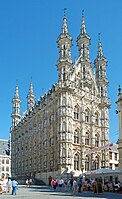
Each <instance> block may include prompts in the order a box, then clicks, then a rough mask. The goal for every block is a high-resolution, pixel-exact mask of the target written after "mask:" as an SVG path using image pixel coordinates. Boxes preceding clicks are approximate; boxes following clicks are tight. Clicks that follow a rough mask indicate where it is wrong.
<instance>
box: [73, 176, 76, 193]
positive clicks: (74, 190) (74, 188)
mask: <svg viewBox="0 0 122 199" xmlns="http://www.w3.org/2000/svg"><path fill="white" fill-rule="evenodd" d="M76 191H77V181H76V180H75V179H73V195H76Z"/></svg>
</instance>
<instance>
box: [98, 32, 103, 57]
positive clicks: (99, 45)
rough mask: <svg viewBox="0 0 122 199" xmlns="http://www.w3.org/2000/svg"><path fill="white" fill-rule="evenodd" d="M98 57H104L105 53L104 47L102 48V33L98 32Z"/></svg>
mask: <svg viewBox="0 0 122 199" xmlns="http://www.w3.org/2000/svg"><path fill="white" fill-rule="evenodd" d="M97 53H98V54H97V57H98V58H102V57H104V55H103V49H102V43H101V38H100V33H98V51H97Z"/></svg>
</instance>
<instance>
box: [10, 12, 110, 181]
mask: <svg viewBox="0 0 122 199" xmlns="http://www.w3.org/2000/svg"><path fill="white" fill-rule="evenodd" d="M57 43H58V48H59V59H58V63H57V68H58V74H59V75H58V81H57V82H56V83H55V84H54V85H53V86H52V88H51V89H50V90H49V91H47V92H46V93H45V95H44V96H41V97H40V100H38V102H37V103H34V99H35V96H34V94H33V87H32V83H31V84H30V91H29V94H28V95H27V99H28V106H27V107H28V109H27V111H26V114H25V116H24V117H22V116H21V115H20V99H19V94H18V85H17V86H16V91H15V96H14V98H13V101H12V102H13V111H12V127H11V130H10V132H11V143H12V152H11V155H12V176H15V177H17V178H21V179H22V178H23V179H25V178H27V177H29V176H31V177H34V178H38V179H43V180H44V181H45V182H46V181H47V179H48V176H49V175H51V176H53V177H59V176H60V175H67V174H68V173H69V171H72V172H73V173H74V175H76V176H78V175H79V174H80V173H81V172H82V171H83V172H84V171H88V170H91V169H98V168H102V167H109V151H108V149H105V150H102V151H101V152H96V153H94V154H92V155H85V153H84V152H85V151H86V150H90V149H93V148H95V147H96V148H97V147H99V146H104V145H105V144H107V143H109V108H110V100H109V98H108V95H107V86H108V80H107V78H106V66H107V60H106V58H105V57H104V54H103V50H102V44H101V41H100V37H99V41H98V53H97V58H96V59H95V62H94V69H93V66H92V65H91V60H90V57H89V45H90V36H89V35H88V34H87V31H86V26H85V20H84V16H82V27H81V32H80V34H79V36H78V38H77V45H78V51H79V55H78V59H77V60H75V61H74V63H73V62H72V59H71V50H70V48H71V46H72V37H71V35H70V34H69V33H68V25H67V19H66V16H65V14H64V18H63V25H62V32H61V34H60V35H59V37H58V40H57Z"/></svg>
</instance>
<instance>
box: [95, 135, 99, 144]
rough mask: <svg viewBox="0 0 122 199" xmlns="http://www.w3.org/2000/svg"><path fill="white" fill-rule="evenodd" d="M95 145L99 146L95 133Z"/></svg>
mask: <svg viewBox="0 0 122 199" xmlns="http://www.w3.org/2000/svg"><path fill="white" fill-rule="evenodd" d="M95 146H96V147H98V146H99V136H98V135H97V134H96V135H95Z"/></svg>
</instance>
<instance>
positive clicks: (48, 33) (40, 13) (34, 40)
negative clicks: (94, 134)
mask: <svg viewBox="0 0 122 199" xmlns="http://www.w3.org/2000/svg"><path fill="white" fill-rule="evenodd" d="M64 8H67V21H68V28H69V33H70V34H71V35H72V37H73V46H72V59H73V60H74V56H76V57H77V56H78V48H77V46H76V39H77V36H78V35H79V33H80V28H81V16H82V10H84V15H85V21H86V28H87V32H88V34H89V35H90V37H91V46H90V58H91V61H92V63H93V62H94V59H95V58H96V55H97V43H98V33H101V41H102V46H103V51H104V55H105V57H106V58H107V59H108V66H107V78H108V80H109V87H108V93H109V97H110V99H111V108H110V141H111V142H116V141H117V139H118V118H117V117H118V115H116V114H115V110H116V108H117V106H116V104H115V102H116V101H117V94H118V85H119V84H120V85H121V86H122V69H121V67H122V61H121V60H122V1H121V0H117V1H115V0H102V1H101V0H61V1H60V0H59V1H57V0H47V1H45V0H21V1H19V0H18V1H17V0H11V1H10V0H1V1H0V69H1V72H0V139H8V138H9V129H10V127H11V112H12V103H11V102H12V98H13V96H14V93H15V86H16V82H17V80H18V85H19V95H20V99H21V113H22V112H24V111H25V110H26V107H27V100H26V95H27V94H28V91H29V83H30V81H31V77H32V82H33V87H34V94H35V95H36V100H37V99H39V97H40V95H41V94H43V93H44V92H46V91H47V90H48V89H49V88H50V87H51V86H52V84H53V83H55V82H56V81H57V77H58V73H57V67H56V64H57V60H58V48H57V43H56V41H57V37H58V35H59V34H60V33H61V26H62V19H63V12H64V11H63V10H64Z"/></svg>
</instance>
